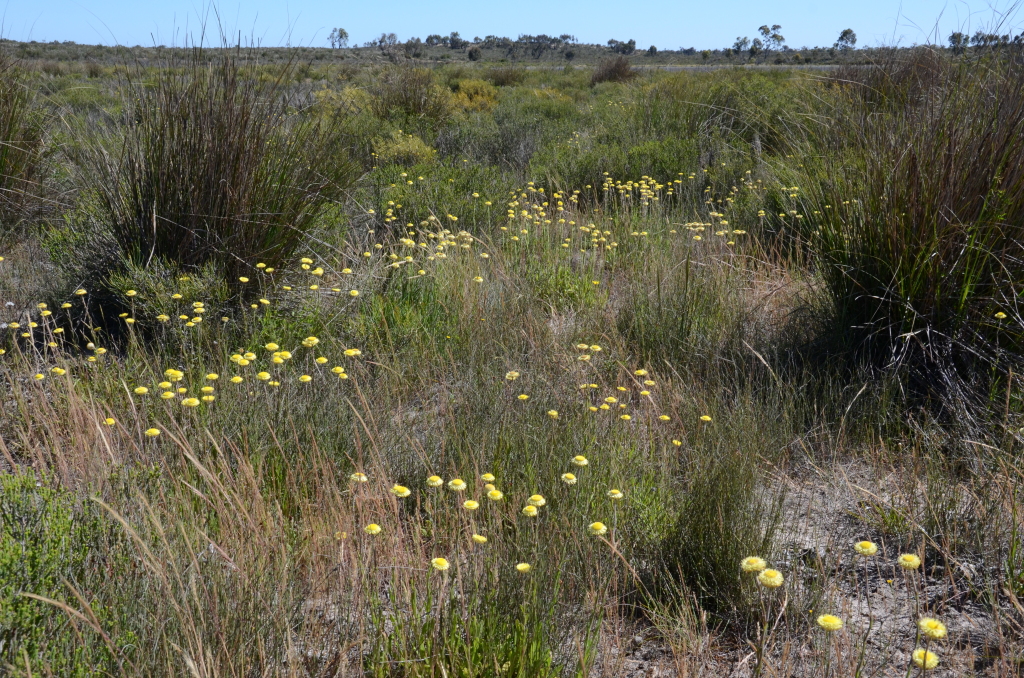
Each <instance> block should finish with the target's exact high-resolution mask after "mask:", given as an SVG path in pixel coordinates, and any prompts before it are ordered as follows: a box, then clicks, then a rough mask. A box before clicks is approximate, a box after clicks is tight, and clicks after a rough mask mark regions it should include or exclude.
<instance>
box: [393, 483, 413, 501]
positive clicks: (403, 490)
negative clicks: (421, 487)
mask: <svg viewBox="0 0 1024 678" xmlns="http://www.w3.org/2000/svg"><path fill="white" fill-rule="evenodd" d="M391 492H392V493H393V494H394V495H395V496H396V497H402V498H405V497H408V496H409V495H410V494H412V492H410V491H409V488H408V487H405V486H404V485H395V486H394V487H392V488H391Z"/></svg>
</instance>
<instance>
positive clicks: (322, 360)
mask: <svg viewBox="0 0 1024 678" xmlns="http://www.w3.org/2000/svg"><path fill="white" fill-rule="evenodd" d="M326 363H327V358H325V357H323V356H320V357H319V358H317V359H316V364H317V365H324V364H326Z"/></svg>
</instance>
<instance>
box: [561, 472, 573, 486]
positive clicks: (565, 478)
mask: <svg viewBox="0 0 1024 678" xmlns="http://www.w3.org/2000/svg"><path fill="white" fill-rule="evenodd" d="M562 482H563V483H565V484H566V485H575V484H576V476H574V475H573V474H571V473H563V474H562Z"/></svg>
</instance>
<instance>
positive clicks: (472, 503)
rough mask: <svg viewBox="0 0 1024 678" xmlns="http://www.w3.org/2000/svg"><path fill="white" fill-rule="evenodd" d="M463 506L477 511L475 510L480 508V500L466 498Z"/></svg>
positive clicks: (468, 509)
mask: <svg viewBox="0 0 1024 678" xmlns="http://www.w3.org/2000/svg"><path fill="white" fill-rule="evenodd" d="M462 506H463V508H465V509H466V510H467V511H475V510H477V509H478V508H480V502H478V501H473V500H472V499H468V500H466V501H464V502H462Z"/></svg>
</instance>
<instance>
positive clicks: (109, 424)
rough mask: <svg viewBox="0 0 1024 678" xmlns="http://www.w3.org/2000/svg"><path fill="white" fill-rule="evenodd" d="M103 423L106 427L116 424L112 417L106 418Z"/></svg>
mask: <svg viewBox="0 0 1024 678" xmlns="http://www.w3.org/2000/svg"><path fill="white" fill-rule="evenodd" d="M103 423H104V424H106V425H107V426H113V425H114V424H116V423H117V421H115V420H114V418H113V417H107V418H106V419H104V420H103Z"/></svg>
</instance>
